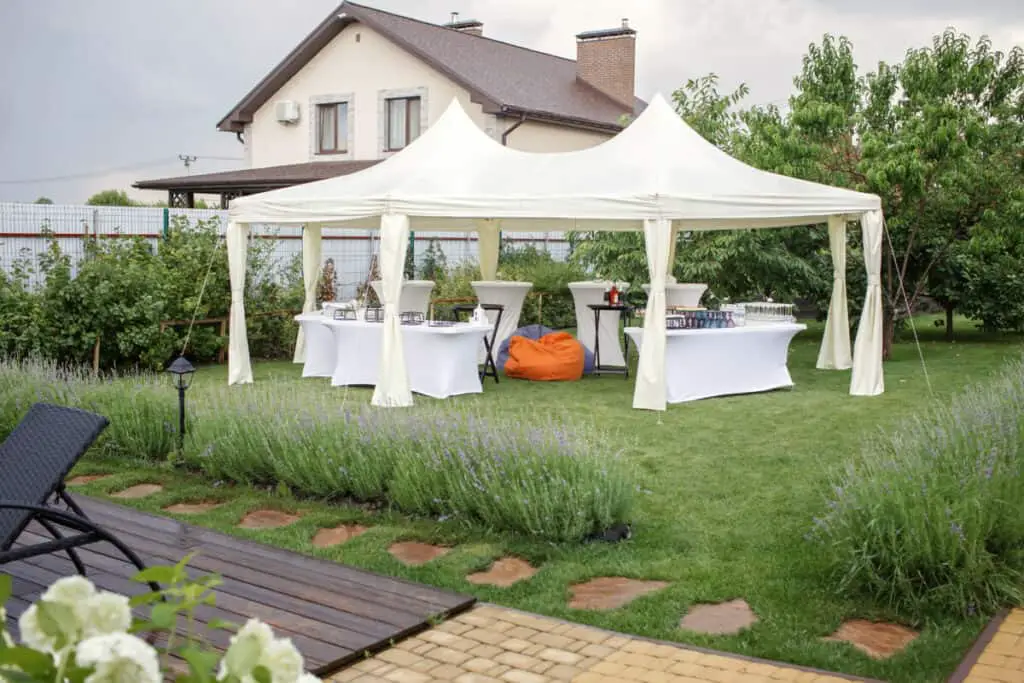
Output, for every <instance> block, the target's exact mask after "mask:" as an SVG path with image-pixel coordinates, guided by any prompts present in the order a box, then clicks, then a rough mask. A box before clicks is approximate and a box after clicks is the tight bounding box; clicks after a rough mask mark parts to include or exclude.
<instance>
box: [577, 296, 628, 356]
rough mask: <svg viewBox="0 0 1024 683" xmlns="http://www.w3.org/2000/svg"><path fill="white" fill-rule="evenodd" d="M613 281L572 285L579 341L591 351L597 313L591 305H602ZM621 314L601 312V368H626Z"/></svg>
mask: <svg viewBox="0 0 1024 683" xmlns="http://www.w3.org/2000/svg"><path fill="white" fill-rule="evenodd" d="M611 285H612V283H611V282H570V283H569V291H570V292H572V298H573V301H574V302H575V304H576V338H577V339H579V340H580V343H581V344H583V345H584V346H585V347H587V348H588V349H589V350H590V351H593V350H594V312H593V311H592V310H590V308H588V306H589V305H590V304H603V303H605V300H604V292H605V289H607V288H608V287H611ZM620 317H621V316H620V315H619V312H618V311H601V331H600V334H601V365H625V364H626V359H625V356H624V355H623V353H622V338H621V337H620V336H619V318H620Z"/></svg>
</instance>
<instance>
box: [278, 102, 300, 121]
mask: <svg viewBox="0 0 1024 683" xmlns="http://www.w3.org/2000/svg"><path fill="white" fill-rule="evenodd" d="M276 113H277V122H278V123H285V124H287V123H297V122H298V120H299V103H298V102H293V101H292V100H281V101H280V102H278V103H277V106H276Z"/></svg>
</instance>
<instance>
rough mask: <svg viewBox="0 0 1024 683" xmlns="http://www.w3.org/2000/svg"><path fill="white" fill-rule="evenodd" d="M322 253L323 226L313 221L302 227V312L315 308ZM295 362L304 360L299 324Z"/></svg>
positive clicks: (304, 340) (303, 339)
mask: <svg viewBox="0 0 1024 683" xmlns="http://www.w3.org/2000/svg"><path fill="white" fill-rule="evenodd" d="M322 255H323V227H322V226H320V225H318V224H316V223H313V224H310V225H307V226H305V227H304V228H303V229H302V284H303V286H304V287H305V290H306V297H305V299H304V300H303V302H302V312H303V313H312V312H313V310H315V309H316V285H317V282H318V281H319V279H320V259H321V258H322ZM294 361H295V362H296V363H304V362H305V361H306V337H305V335H303V333H302V325H299V334H298V336H297V337H296V338H295V358H294Z"/></svg>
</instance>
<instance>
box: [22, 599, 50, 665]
mask: <svg viewBox="0 0 1024 683" xmlns="http://www.w3.org/2000/svg"><path fill="white" fill-rule="evenodd" d="M18 630H20V631H21V641H22V642H23V643H24V644H25V645H28V646H29V647H30V648H32V649H33V650H38V651H39V652H48V653H50V654H53V653H54V652H56V650H57V639H56V638H55V637H53V636H49V635H47V634H46V633H44V632H43V629H42V627H40V626H39V607H37V606H36V605H32V606H31V607H29V608H28V609H27V610H25V611H24V612H22V613H21V616H20V617H18Z"/></svg>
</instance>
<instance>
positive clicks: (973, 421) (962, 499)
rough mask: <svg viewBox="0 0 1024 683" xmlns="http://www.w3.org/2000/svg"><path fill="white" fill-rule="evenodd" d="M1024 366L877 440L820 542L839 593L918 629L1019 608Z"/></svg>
mask: <svg viewBox="0 0 1024 683" xmlns="http://www.w3.org/2000/svg"><path fill="white" fill-rule="evenodd" d="M1022 416H1024V363H1020V362H1018V363H1015V364H1013V365H1011V366H1010V367H1009V368H1008V369H1007V370H1006V371H1005V372H1004V373H1003V374H1002V375H1001V376H999V377H998V378H996V379H995V380H994V381H991V382H988V383H985V384H979V385H977V386H975V387H973V388H971V389H968V390H966V391H964V392H962V393H961V394H959V395H957V396H956V397H954V399H953V400H952V401H951V403H950V404H949V405H948V406H937V407H934V408H932V409H931V410H928V411H926V412H923V413H922V414H920V415H918V416H917V417H915V418H912V419H910V420H907V421H905V422H904V423H902V424H901V425H899V427H897V428H895V429H892V430H890V431H887V432H886V433H885V434H882V435H879V436H877V437H875V438H873V439H871V440H870V441H869V442H868V444H867V446H866V448H865V450H864V453H863V455H862V456H861V457H860V459H858V460H857V461H855V462H853V463H851V464H850V465H848V466H847V468H846V470H845V471H844V472H843V473H842V474H840V475H838V476H837V477H836V481H835V485H834V486H833V495H832V496H831V498H830V500H829V502H828V511H827V512H826V513H825V514H824V515H823V516H821V517H819V518H816V520H815V528H814V530H813V531H812V532H811V536H812V537H813V538H816V539H818V540H819V541H820V542H822V543H823V544H824V545H825V546H826V547H827V548H828V550H829V551H830V552H831V553H832V555H833V557H834V562H835V568H836V571H837V574H838V577H839V586H840V588H841V589H842V590H844V591H847V592H850V593H854V594H857V593H861V594H868V595H870V596H871V597H872V598H875V599H877V600H878V601H880V602H881V603H883V604H885V605H888V606H891V607H894V608H897V609H899V610H900V611H901V612H904V613H907V614H912V615H914V616H916V617H918V618H922V619H923V618H927V617H931V616H936V615H942V614H952V615H969V614H974V613H975V612H984V613H989V612H992V611H994V610H995V609H997V608H999V607H1002V606H1004V605H1009V604H1013V605H1017V604H1020V601H1021V600H1022V599H1024V588H1022V586H1024V507H1022V506H1021V504H1020V501H1021V500H1022V497H1024V476H1022V472H1021V464H1022V462H1024V417H1022Z"/></svg>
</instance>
